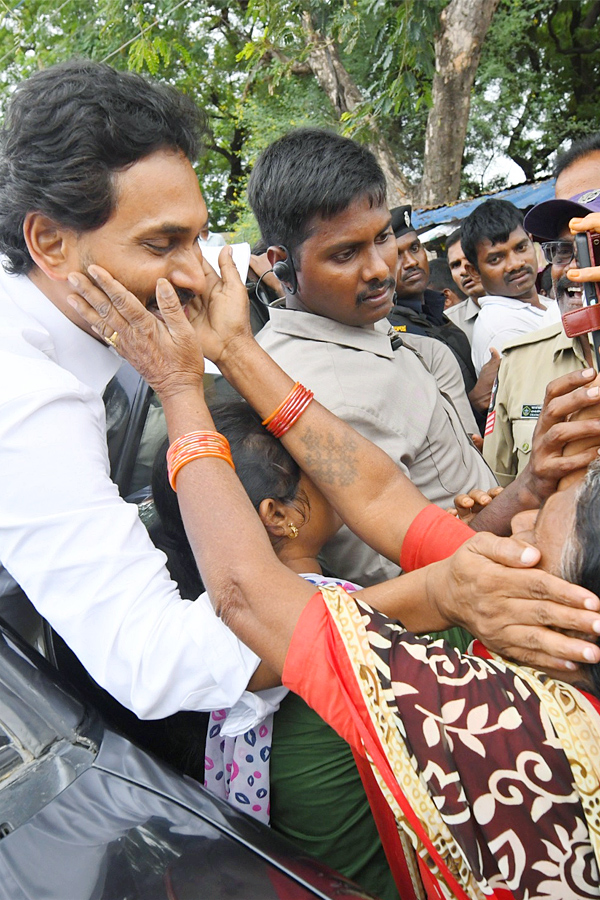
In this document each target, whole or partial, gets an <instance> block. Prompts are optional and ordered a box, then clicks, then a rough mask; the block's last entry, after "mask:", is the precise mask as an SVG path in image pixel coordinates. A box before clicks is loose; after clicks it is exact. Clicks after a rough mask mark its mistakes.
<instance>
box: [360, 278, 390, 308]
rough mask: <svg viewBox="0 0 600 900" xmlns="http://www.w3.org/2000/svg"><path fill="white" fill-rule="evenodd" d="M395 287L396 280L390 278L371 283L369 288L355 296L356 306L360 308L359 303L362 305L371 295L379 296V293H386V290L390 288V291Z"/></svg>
mask: <svg viewBox="0 0 600 900" xmlns="http://www.w3.org/2000/svg"><path fill="white" fill-rule="evenodd" d="M395 287H396V279H395V278H392V277H391V276H390V277H389V278H384V280H383V281H372V282H371V283H370V284H369V287H368V288H367V289H366V290H364V291H361V292H360V294H357V295H356V305H357V306H360V304H361V303H364V302H365V301H366V300H368V299H369V297H372V296H373V294H379V293H380V292H381V291H386V290H388V288H392V290H393V289H394V288H395Z"/></svg>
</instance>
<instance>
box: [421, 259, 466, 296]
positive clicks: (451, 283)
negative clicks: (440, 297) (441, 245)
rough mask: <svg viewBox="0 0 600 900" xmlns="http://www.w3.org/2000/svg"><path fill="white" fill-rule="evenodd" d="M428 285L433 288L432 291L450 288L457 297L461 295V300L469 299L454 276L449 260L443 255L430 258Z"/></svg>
mask: <svg viewBox="0 0 600 900" xmlns="http://www.w3.org/2000/svg"><path fill="white" fill-rule="evenodd" d="M428 287H429V288H431V290H432V291H444V290H446V289H448V290H450V291H452V293H453V294H456V296H457V297H460V299H461V300H466V299H467V295H466V294H463V292H462V291H461V289H460V288H459V287H458V286H457V284H456V282H455V280H454V278H453V277H452V272H451V271H450V266H449V265H448V260H447V259H444V258H443V257H438V259H430V260H429V284H428Z"/></svg>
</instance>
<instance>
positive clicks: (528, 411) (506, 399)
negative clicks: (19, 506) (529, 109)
mask: <svg viewBox="0 0 600 900" xmlns="http://www.w3.org/2000/svg"><path fill="white" fill-rule="evenodd" d="M575 165H576V164H573V167H574V166H575ZM597 211H600V190H599V189H594V190H589V191H584V192H583V193H582V194H581V193H580V194H578V195H576V196H575V197H573V198H572V199H571V200H566V199H556V200H548V201H546V202H545V203H540V204H538V206H535V207H534V208H533V209H532V210H531V211H530V212H529V213H528V214H527V216H526V217H525V221H524V223H523V224H524V227H525V229H526V231H527V232H529V233H530V234H533V235H535V236H536V237H537V238H538V239H539V240H540V242H541V246H542V250H543V252H544V257H545V258H546V261H547V262H548V263H550V265H551V266H552V269H551V271H552V285H553V292H554V296H555V297H556V300H557V301H558V306H559V310H560V314H561V316H563V315H564V314H565V313H566V312H569V310H571V309H576V308H577V307H580V306H581V305H582V293H581V285H578V284H575V283H574V282H572V281H569V279H568V278H567V276H566V274H565V273H566V271H567V269H568V268H570V267H571V266H572V265H574V264H575V263H574V260H575V248H574V242H573V235H572V234H571V232H570V231H569V221H570V220H571V219H572V218H574V217H575V216H578V217H581V216H585V215H587V214H588V213H589V212H597ZM503 353H504V358H503V359H502V362H501V364H500V369H499V372H498V380H497V383H496V389H495V392H493V394H492V402H491V409H490V412H489V414H488V420H487V423H486V429H485V437H484V443H483V455H484V457H485V459H486V461H487V462H488V464H489V465H490V467H491V468H492V470H493V471H494V473H495V475H496V477H497V478H498V481H499V483H500V484H501V485H503V486H506V485H507V484H510V482H511V481H513V480H514V478H515V477H516V476H517V475H518V474H519V472H521V471H522V470H523V469H524V468H525V466H526V465H527V463H528V461H529V456H530V452H531V445H532V438H533V432H534V429H535V426H536V424H537V420H538V417H539V413H540V409H541V406H542V403H543V400H544V394H545V391H546V385H547V384H548V382H550V381H551V380H552V379H553V378H557V377H558V376H560V375H566V374H568V373H569V372H572V371H574V370H575V369H584V368H587V367H588V366H591V365H592V351H591V345H590V341H589V338H587V337H585V336H584V337H581V338H569V337H567V335H566V334H565V332H564V330H563V325H562V321H559V322H554V323H553V324H551V325H548V326H547V327H546V328H541V329H539V330H538V331H533V332H531V333H529V334H525V335H522V336H521V337H519V338H516V339H515V340H514V341H511V342H510V343H509V344H507V345H506V346H505V347H504V351H503Z"/></svg>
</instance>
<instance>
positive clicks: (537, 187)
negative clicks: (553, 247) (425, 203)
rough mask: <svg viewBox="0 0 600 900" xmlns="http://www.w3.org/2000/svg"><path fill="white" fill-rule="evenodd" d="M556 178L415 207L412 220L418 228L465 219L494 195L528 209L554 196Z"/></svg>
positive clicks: (520, 207)
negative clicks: (439, 203) (434, 206)
mask: <svg viewBox="0 0 600 900" xmlns="http://www.w3.org/2000/svg"><path fill="white" fill-rule="evenodd" d="M555 183H556V179H555V178H547V179H546V180H545V181H537V182H535V184H531V183H528V184H518V185H517V186H516V187H512V188H507V189H506V190H504V191H496V192H495V193H493V194H484V195H483V196H482V197H475V198H474V199H473V200H461V201H460V202H457V203H450V204H449V205H448V206H438V207H437V208H436V209H415V210H413V214H412V222H413V225H415V226H416V227H417V228H425V227H427V226H430V227H431V226H433V225H438V224H440V223H441V222H451V221H453V220H454V219H465V218H466V217H467V216H468V215H469V213H472V212H473V210H474V209H475V207H476V206H479V204H480V203H483V201H484V200H489V199H490V197H494V198H495V199H499V200H510V201H511V203H514V204H515V206H518V207H519V209H527V208H528V207H529V206H534V205H535V204H536V203H542V202H543V201H544V200H551V199H552V198H553V197H554V185H555Z"/></svg>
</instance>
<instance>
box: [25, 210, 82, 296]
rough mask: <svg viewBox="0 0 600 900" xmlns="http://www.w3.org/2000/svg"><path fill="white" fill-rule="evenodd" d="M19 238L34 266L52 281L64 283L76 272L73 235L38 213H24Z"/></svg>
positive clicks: (68, 229)
mask: <svg viewBox="0 0 600 900" xmlns="http://www.w3.org/2000/svg"><path fill="white" fill-rule="evenodd" d="M23 236H24V238H25V242H26V244H27V249H28V250H29V253H30V255H31V258H32V260H33V262H34V263H35V265H36V266H37V267H38V268H39V269H41V270H42V272H43V273H44V274H45V275H47V276H48V278H51V279H52V280H53V281H65V280H66V278H67V275H68V274H69V272H72V271H73V270H74V269H77V268H78V265H77V259H76V253H75V243H76V235H75V232H74V231H73V230H72V229H70V228H65V227H64V226H62V225H58V224H57V223H56V222H55V221H54V220H53V219H50V218H49V217H48V216H45V215H43V214H42V213H40V212H35V211H34V212H28V213H27V215H26V216H25V221H24V222H23Z"/></svg>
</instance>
